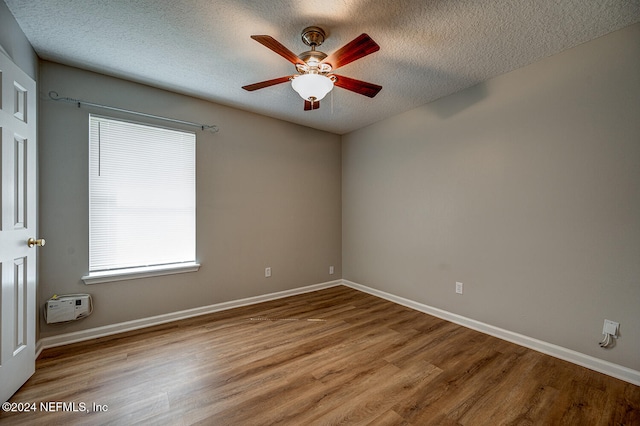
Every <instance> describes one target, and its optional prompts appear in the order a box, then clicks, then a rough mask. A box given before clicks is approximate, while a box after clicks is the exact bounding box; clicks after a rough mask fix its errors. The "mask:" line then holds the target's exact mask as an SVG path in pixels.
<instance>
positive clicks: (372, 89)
mask: <svg viewBox="0 0 640 426" xmlns="http://www.w3.org/2000/svg"><path fill="white" fill-rule="evenodd" d="M333 76H334V77H335V78H336V81H334V82H333V84H334V85H336V86H338V87H342V88H343V89H347V90H351V91H352V92H356V93H360V94H361V95H365V96H368V97H370V98H373V97H374V96H375V95H377V94H378V92H379V91H380V89H382V86H378V85H377V84H373V83H367V82H366V81H360V80H356V79H355V78H349V77H345V76H343V75H335V74H333Z"/></svg>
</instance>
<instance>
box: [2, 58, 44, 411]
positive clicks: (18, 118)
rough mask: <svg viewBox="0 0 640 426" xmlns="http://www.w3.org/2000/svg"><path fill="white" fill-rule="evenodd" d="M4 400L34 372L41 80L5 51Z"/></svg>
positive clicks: (3, 214)
mask: <svg viewBox="0 0 640 426" xmlns="http://www.w3.org/2000/svg"><path fill="white" fill-rule="evenodd" d="M0 80H1V81H2V84H1V85H0V95H1V96H0V102H1V103H2V104H1V105H0V130H1V133H0V180H1V181H0V183H1V185H0V212H1V215H0V284H2V291H0V321H1V324H0V402H4V401H6V400H8V399H9V398H10V397H11V395H13V394H14V393H15V391H17V390H18V389H19V388H20V386H22V385H23V384H24V382H26V381H27V379H29V377H31V375H32V374H33V373H34V371H35V352H36V350H35V333H36V312H37V310H36V249H35V247H33V248H30V247H29V245H28V244H27V240H28V239H29V238H31V237H35V236H36V234H35V232H36V218H37V214H36V187H37V182H36V164H37V162H36V153H37V149H36V148H37V146H36V83H35V81H33V80H32V79H31V78H30V77H29V76H28V75H26V74H25V73H24V72H23V71H22V70H21V69H20V68H18V67H17V66H16V65H15V64H14V63H13V62H12V61H11V60H10V59H9V58H8V57H7V56H5V55H4V54H3V53H2V52H0Z"/></svg>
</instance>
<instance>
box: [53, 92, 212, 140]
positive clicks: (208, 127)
mask: <svg viewBox="0 0 640 426" xmlns="http://www.w3.org/2000/svg"><path fill="white" fill-rule="evenodd" d="M49 98H51V99H52V100H54V101H62V102H68V103H73V104H76V105H78V108H80V106H81V105H86V106H91V107H94V108H102V109H107V110H110V111H118V112H124V113H127V114H133V115H139V116H142V117H147V118H153V119H156V120H162V121H169V122H172V123H179V124H185V125H187V126H193V127H199V128H200V129H201V130H209V131H211V132H213V133H217V132H218V130H219V129H218V126H216V125H215V124H200V123H193V122H191V121H184V120H177V119H175V118H167V117H161V116H159V115H153V114H146V113H144V112H138V111H131V110H128V109H122V108H116V107H112V106H108V105H101V104H96V103H93V102H87V101H82V100H80V99H73V98H61V97H60V96H59V95H58V92H56V91H54V90H52V91H50V92H49Z"/></svg>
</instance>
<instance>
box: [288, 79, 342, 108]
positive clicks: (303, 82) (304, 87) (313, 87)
mask: <svg viewBox="0 0 640 426" xmlns="http://www.w3.org/2000/svg"><path fill="white" fill-rule="evenodd" d="M291 87H293V90H295V91H296V92H298V94H299V95H300V96H301V97H302V99H304V100H307V101H312V102H314V101H319V100H321V99H322V98H324V97H325V96H326V95H327V93H329V92H330V91H331V89H333V80H332V79H331V78H329V77H327V76H325V75H322V74H302V75H299V76H297V77H295V78H294V79H293V80H292V81H291Z"/></svg>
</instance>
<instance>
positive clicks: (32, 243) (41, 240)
mask: <svg viewBox="0 0 640 426" xmlns="http://www.w3.org/2000/svg"><path fill="white" fill-rule="evenodd" d="M44 243H45V241H44V238H39V239H37V240H36V239H35V238H29V239H28V240H27V245H28V246H29V247H33V246H38V247H42V246H43V245H44Z"/></svg>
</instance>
